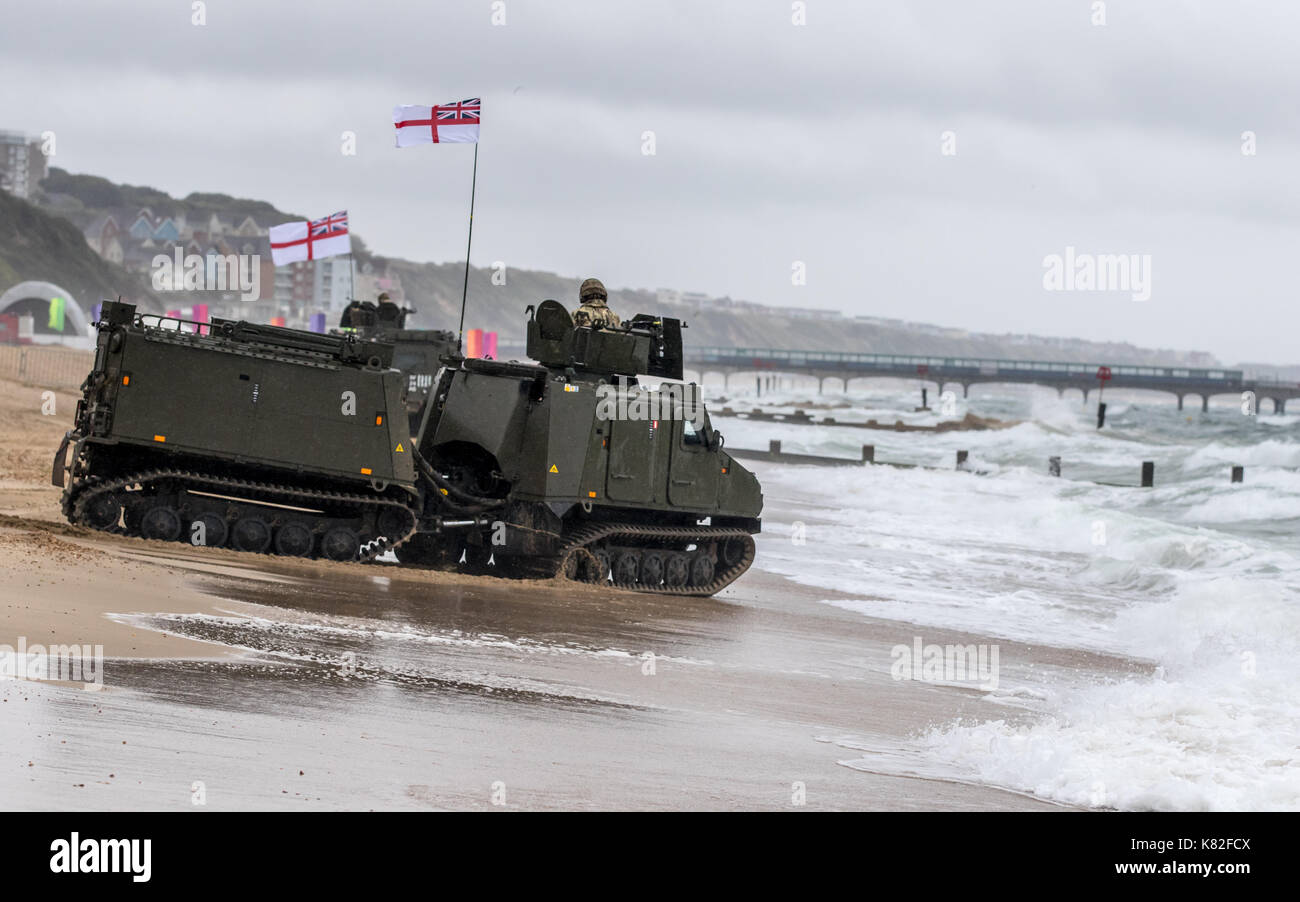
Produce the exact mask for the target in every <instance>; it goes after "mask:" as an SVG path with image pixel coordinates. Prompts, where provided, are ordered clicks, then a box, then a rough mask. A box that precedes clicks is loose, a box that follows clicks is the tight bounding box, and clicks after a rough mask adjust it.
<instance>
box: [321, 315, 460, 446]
mask: <svg viewBox="0 0 1300 902" xmlns="http://www.w3.org/2000/svg"><path fill="white" fill-rule="evenodd" d="M412 313H415V311H414V310H411V309H409V308H407V307H399V306H398V305H396V304H392V303H387V302H384V301H380V302H379V303H378V304H371V303H369V302H367V301H353V302H352V303H350V304H348V306H347V307H346V308H345V309H344V310H343V313H342V315H341V316H340V317H339V330H340V331H341V332H344V333H353V334H356V335H358V336H360V337H361V338H364V339H367V340H370V341H382V342H386V343H388V344H391V345H392V346H393V366H395V367H396V368H397V369H399V370H401V371H402V375H403V376H405V377H406V412H407V419H408V422H409V423H410V431H411V435H415V433H416V431H417V430H418V429H419V428H420V420H421V419H422V418H423V417H424V405H425V402H426V401H427V400H428V398H429V389H430V388H432V387H433V379H434V377H435V376H436V375H437V374H438V370H439V369H440V368H441V366H442V358H443V356H445V355H448V354H456V353H457V350H458V344H457V342H456V333H455V332H448V331H446V330H445V329H408V328H406V317H407V316H408V315H409V314H412Z"/></svg>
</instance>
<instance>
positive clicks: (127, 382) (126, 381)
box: [122, 376, 131, 385]
mask: <svg viewBox="0 0 1300 902" xmlns="http://www.w3.org/2000/svg"><path fill="white" fill-rule="evenodd" d="M122 384H123V385H130V384H131V377H130V376H123V377H122Z"/></svg>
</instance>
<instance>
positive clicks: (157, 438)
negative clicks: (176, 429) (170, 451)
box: [153, 435, 167, 442]
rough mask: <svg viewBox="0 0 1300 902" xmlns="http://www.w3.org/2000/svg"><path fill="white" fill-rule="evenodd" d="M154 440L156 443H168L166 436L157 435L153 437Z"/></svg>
mask: <svg viewBox="0 0 1300 902" xmlns="http://www.w3.org/2000/svg"><path fill="white" fill-rule="evenodd" d="M153 440H154V441H155V442H165V441H167V436H165V435H155V436H154V437H153Z"/></svg>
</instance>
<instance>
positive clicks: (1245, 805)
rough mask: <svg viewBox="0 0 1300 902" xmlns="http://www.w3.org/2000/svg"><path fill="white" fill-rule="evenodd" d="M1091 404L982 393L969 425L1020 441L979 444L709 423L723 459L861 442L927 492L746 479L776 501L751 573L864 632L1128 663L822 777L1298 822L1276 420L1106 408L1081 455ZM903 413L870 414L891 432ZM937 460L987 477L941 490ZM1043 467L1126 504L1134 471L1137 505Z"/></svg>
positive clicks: (838, 480) (1293, 678)
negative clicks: (748, 450)
mask: <svg viewBox="0 0 1300 902" xmlns="http://www.w3.org/2000/svg"><path fill="white" fill-rule="evenodd" d="M1095 400H1096V397H1095V394H1094V395H1093V397H1092V401H1093V402H1094V403H1093V404H1092V405H1090V408H1091V409H1087V410H1085V409H1083V408H1082V406H1081V405H1080V402H1079V398H1078V395H1077V394H1073V393H1072V394H1071V395H1070V396H1069V397H1067V398H1065V399H1058V398H1056V397H1055V396H1054V394H1049V393H1045V392H1032V391H1028V392H1027V391H1022V390H1010V391H1008V392H1006V393H1005V395H998V394H997V393H996V392H994V393H993V394H992V396H991V397H989V398H986V399H983V400H980V401H977V402H976V403H975V405H974V409H975V412H977V413H980V414H982V415H993V416H1004V417H1006V418H1009V419H1024V420H1026V422H1023V423H1021V424H1020V425H1018V426H1016V427H1014V428H1011V429H1006V430H999V431H990V432H982V433H975V432H972V433H963V432H950V433H944V434H934V435H926V434H923V433H894V432H870V431H857V430H852V431H851V430H843V429H839V430H837V429H834V428H831V427H799V426H775V425H773V424H762V423H744V424H739V425H738V426H737V425H733V424H735V421H722V424H723V425H722V428H723V429H724V430H725V431H727V432H728V433H732V432H737V433H738V435H737V436H736V437H737V439H740V438H743V439H744V440H743V441H739V440H738V441H731V442H729V444H731V445H733V446H737V445H740V446H748V447H765V446H766V440H767V438H781V439H782V441H783V444H784V446H785V447H786V448H787V449H789V450H800V451H804V452H806V453H813V454H818V453H821V454H837V455H839V456H853V455H852V449H853V448H855V447H857V446H859V445H860V444H861V443H863V442H873V440H874V444H876V446H877V458H878V459H885V460H898V461H905V462H919V463H923V464H932V465H936V466H941V467H945V468H948V470H949V471H948V472H943V471H939V470H935V471H927V470H896V469H892V468H884V467H875V468H870V469H837V470H811V469H808V468H801V467H764V470H763V481H764V487H765V491H766V492H767V494H768V496H769V498H773V499H791V500H789V501H788V502H786V503H785V504H784V506H783V507H779V508H777V507H776V506H775V505H770V506H769V510H768V511H766V512H765V522H764V529H765V534H764V536H763V537H762V538H761V540H760V541H761V543H762V546H761V554H760V555H759V558H758V561H759V563H758V566H762V567H765V568H768V569H771V570H774V571H776V572H779V573H782V574H785V575H787V576H789V577H791V578H793V579H795V580H797V581H799V582H801V583H803V584H805V585H810V586H816V587H821V588H825V589H827V590H834V591H835V592H837V593H843V594H846V595H848V596H850V597H849V598H847V599H843V598H837V599H835V600H831V601H828V603H829V604H833V605H835V606H837V607H840V608H842V609H845V610H850V611H854V612H856V613H860V614H863V615H865V616H870V617H876V618H883V619H889V620H897V621H901V622H907V623H911V624H918V625H921V626H932V627H936V628H938V627H943V628H954V629H962V630H968V631H970V632H972V633H976V634H978V635H984V636H989V637H1000V638H1004V639H1008V640H1018V641H1022V642H1026V643H1030V644H1037V645H1043V644H1046V645H1055V646H1059V647H1065V648H1081V649H1087V650H1093V651H1103V652H1109V653H1113V654H1120V655H1125V656H1129V657H1132V658H1134V659H1138V660H1139V661H1141V662H1146V663H1142V664H1139V663H1137V662H1136V661H1135V664H1134V666H1133V668H1132V672H1131V673H1130V674H1128V675H1123V674H1120V675H1119V676H1116V675H1115V674H1088V673H1086V672H1083V673H1080V674H1079V677H1078V679H1077V681H1076V682H1075V683H1074V684H1072V685H1064V686H1063V685H1060V684H1059V683H1055V684H1053V685H1052V686H1051V687H1050V691H1047V687H1033V686H1030V687H1026V688H1024V689H1023V690H1021V689H1018V690H1017V692H1018V693H1021V697H1025V698H1028V699H1031V700H1033V712H1034V713H1033V716H1031V717H1029V718H1027V719H1026V718H1016V719H1013V718H1007V719H991V720H987V721H983V722H972V721H966V722H961V723H952V724H936V725H934V726H933V728H931V729H930V730H928V731H927V732H925V733H924V734H922V735H920V736H918V737H916V738H915V741H914V743H913V744H912V745H911V746H909V747H907V749H906V750H905V751H904V752H900V751H899V750H897V749H895V750H892V751H891V752H890V753H889V754H878V753H876V752H868V753H867V754H865V755H864V756H863V757H862V758H861V759H855V760H853V761H848V762H845V763H846V764H849V765H850V766H853V767H860V768H862V769H868V770H885V771H893V772H899V773H904V772H907V773H921V774H925V775H930V776H943V777H947V778H950V779H957V780H968V781H975V782H982V783H987V784H991V785H996V786H1001V787H1005V788H1008V789H1013V790H1016V791H1019V792H1026V793H1031V794H1034V795H1037V796H1040V797H1042V798H1047V799H1052V800H1056V801H1060V802H1065V803H1068V804H1077V805H1085V806H1090V807H1115V808H1124V809H1261V808H1262V809H1296V808H1300V693H1297V692H1296V689H1295V687H1296V686H1297V685H1300V537H1298V533H1297V531H1296V520H1297V518H1300V473H1297V472H1295V469H1294V468H1297V467H1300V420H1296V419H1295V418H1291V417H1268V418H1264V417H1261V418H1248V417H1243V416H1241V415H1240V413H1239V411H1237V410H1235V409H1230V408H1222V409H1213V410H1212V411H1211V412H1210V413H1209V414H1207V415H1202V414H1201V413H1200V411H1199V410H1196V411H1191V410H1188V411H1183V412H1181V413H1180V412H1178V411H1176V410H1175V409H1174V407H1173V403H1172V399H1169V400H1168V401H1167V402H1164V403H1162V402H1159V401H1154V400H1152V398H1151V397H1142V398H1140V399H1138V400H1132V401H1128V402H1126V401H1124V400H1122V399H1121V398H1118V397H1112V393H1111V392H1107V402H1108V406H1109V411H1108V423H1110V424H1112V425H1110V426H1108V427H1107V429H1105V430H1102V431H1100V432H1098V431H1097V430H1096V428H1095V420H1094V419H1093V416H1094V414H1093V410H1095ZM910 401H911V398H910V396H909V395H907V394H899V395H898V396H897V401H896V409H895V411H889V410H888V409H887V405H882V403H881V400H880V398H879V397H876V398H875V399H873V400H872V401H871V405H870V406H871V407H872V408H873V410H875V411H876V412H875V413H874V414H873V415H874V416H876V418H877V419H880V420H882V421H885V422H892V420H893V419H894V418H904V417H905V416H906V415H905V414H904V411H909V410H910V407H909V406H908V405H909V402H910ZM738 406H743V405H738ZM882 408H883V409H882ZM962 412H964V410H961V411H959V414H960V413H962ZM895 413H896V414H897V416H895ZM834 415H835V416H837V417H840V418H842V419H849V418H850V417H856V418H865V417H863V416H862V412H861V411H854V410H849V411H835V412H834ZM728 438H729V439H730V438H732V436H731V435H730V434H729V436H728ZM957 448H963V449H968V450H969V451H970V454H971V459H972V463H973V465H974V466H975V467H976V468H977V469H984V470H985V471H986V472H987V473H988V474H989V475H987V476H985V477H978V476H974V475H971V474H963V473H956V472H952V471H951V467H952V453H953V451H954V450H955V449H957ZM1052 455H1059V456H1061V457H1062V458H1063V462H1064V467H1065V471H1066V474H1067V476H1069V475H1078V474H1080V473H1083V474H1084V475H1086V476H1087V477H1088V478H1089V479H1092V480H1098V481H1103V482H1104V481H1115V482H1128V483H1129V484H1134V483H1136V482H1137V469H1138V465H1139V464H1140V462H1141V461H1143V460H1153V461H1155V462H1156V474H1157V477H1156V488H1154V489H1147V490H1142V489H1138V488H1111V487H1105V486H1099V485H1095V484H1093V483H1092V482H1090V481H1079V482H1072V481H1071V480H1070V479H1052V478H1049V477H1047V476H1046V475H1044V471H1045V463H1046V458H1047V457H1048V456H1052ZM1232 464H1241V465H1244V466H1245V467H1246V482H1245V483H1244V484H1242V485H1231V484H1230V483H1229V481H1228V468H1229V466H1230V465H1232ZM795 519H800V520H803V521H805V522H804V525H803V529H802V530H801V532H800V533H799V534H800V535H802V536H804V538H805V540H806V544H804V545H798V544H795V543H794V542H792V540H791V531H790V530H791V521H793V520H795ZM1099 524H1100V525H1099ZM1004 663H1005V662H1004ZM1035 692H1038V693H1039V694H1038V695H1035V694H1034V693H1035ZM1025 693H1027V695H1026V694H1025ZM1040 696H1041V698H1040ZM990 700H993V701H998V702H1000V703H1005V702H1006V701H1007V700H1008V699H1007V698H1006V697H1005V692H1004V693H1002V694H1001V695H999V697H998V698H997V699H990ZM849 747H852V746H849Z"/></svg>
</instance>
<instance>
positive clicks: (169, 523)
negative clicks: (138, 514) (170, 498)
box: [140, 504, 181, 542]
mask: <svg viewBox="0 0 1300 902" xmlns="http://www.w3.org/2000/svg"><path fill="white" fill-rule="evenodd" d="M140 534H141V535H142V536H144V537H145V538H146V539H158V540H159V541H161V542H175V541H176V540H177V539H179V538H180V537H181V516H180V514H178V513H176V509H175V508H174V507H170V506H168V505H166V504H160V505H158V506H157V507H151V508H149V510H148V511H146V512H145V515H144V516H143V517H142V518H141V519H140Z"/></svg>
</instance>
